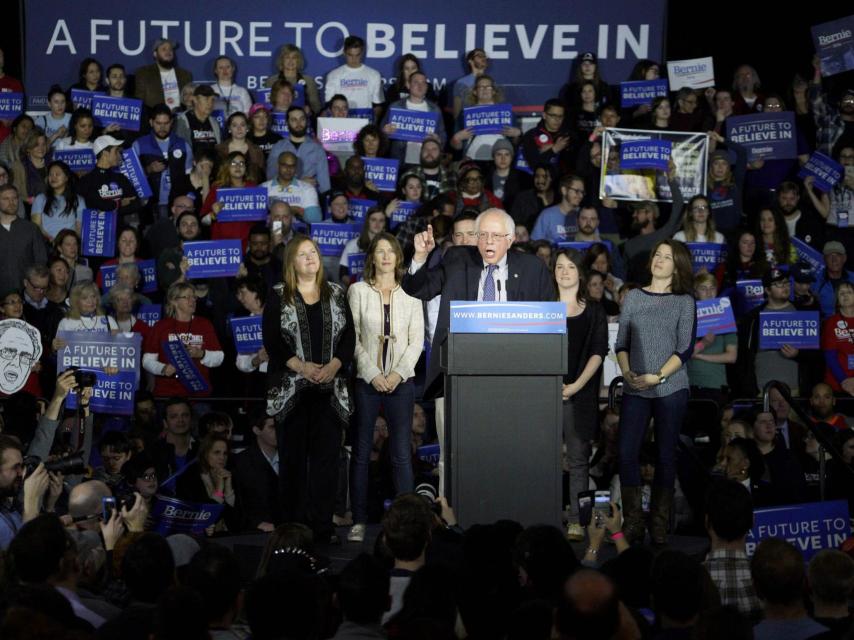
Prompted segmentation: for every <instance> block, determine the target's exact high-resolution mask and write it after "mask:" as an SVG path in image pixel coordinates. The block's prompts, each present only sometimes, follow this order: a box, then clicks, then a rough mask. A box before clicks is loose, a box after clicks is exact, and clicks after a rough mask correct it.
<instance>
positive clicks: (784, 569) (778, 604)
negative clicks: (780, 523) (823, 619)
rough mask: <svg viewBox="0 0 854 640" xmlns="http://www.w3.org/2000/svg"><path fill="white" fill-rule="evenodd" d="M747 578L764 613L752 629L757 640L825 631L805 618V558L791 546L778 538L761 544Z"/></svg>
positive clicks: (797, 639)
mask: <svg viewBox="0 0 854 640" xmlns="http://www.w3.org/2000/svg"><path fill="white" fill-rule="evenodd" d="M750 575H751V577H752V579H753V587H754V589H755V590H756V595H757V596H758V597H759V600H760V601H761V602H762V608H763V610H764V614H765V619H764V620H762V622H760V623H759V624H757V625H756V626H755V627H754V628H753V637H754V638H755V639H756V640H779V639H780V638H787V639H791V640H803V639H806V638H811V637H813V636H817V635H818V634H820V633H824V632H825V631H827V627H825V626H823V625H821V624H819V623H818V622H816V621H815V620H812V619H811V618H810V617H809V616H807V611H806V608H805V607H804V602H805V596H806V586H807V580H806V570H805V568H804V559H803V557H802V556H801V554H800V552H799V551H798V550H797V549H795V547H793V546H792V545H791V544H789V543H788V542H786V541H784V540H780V539H779V538H769V539H767V540H763V541H762V542H760V543H759V545H758V546H757V547H756V551H755V552H754V554H753V558H752V559H751V561H750Z"/></svg>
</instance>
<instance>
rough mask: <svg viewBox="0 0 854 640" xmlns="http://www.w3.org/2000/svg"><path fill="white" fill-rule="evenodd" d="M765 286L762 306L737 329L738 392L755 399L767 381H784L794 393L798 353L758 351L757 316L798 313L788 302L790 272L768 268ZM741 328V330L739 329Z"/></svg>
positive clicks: (789, 349)
mask: <svg viewBox="0 0 854 640" xmlns="http://www.w3.org/2000/svg"><path fill="white" fill-rule="evenodd" d="M762 284H763V286H764V287H765V303H764V304H762V305H759V306H758V307H756V308H755V309H753V310H752V311H751V312H750V313H748V314H747V315H746V316H745V317H744V318H743V319H742V321H741V325H742V326H741V327H740V328H739V332H738V333H739V345H738V353H739V357H738V363H737V365H738V366H737V369H738V373H739V377H740V378H741V379H740V383H741V384H740V385H738V386H739V387H743V388H737V392H738V393H744V394H746V395H748V396H754V395H756V394H757V393H758V392H759V391H761V390H762V389H763V388H764V387H765V384H766V383H767V382H768V381H769V380H779V381H781V382H785V383H786V384H787V385H789V388H790V389H792V394H793V395H796V394H797V388H798V373H799V370H798V360H797V358H798V356H799V355H800V351H799V350H798V349H795V348H794V347H791V346H789V345H783V346H782V347H781V348H779V349H760V348H759V327H760V314H761V313H762V312H763V311H776V312H791V311H797V309H796V308H795V305H793V304H792V303H791V302H790V301H789V294H790V293H791V287H790V285H789V272H788V271H784V270H782V269H779V268H777V267H775V268H773V269H770V270H769V271H768V272H767V273H766V274H765V275H764V276H763V278H762ZM742 329H743V330H742Z"/></svg>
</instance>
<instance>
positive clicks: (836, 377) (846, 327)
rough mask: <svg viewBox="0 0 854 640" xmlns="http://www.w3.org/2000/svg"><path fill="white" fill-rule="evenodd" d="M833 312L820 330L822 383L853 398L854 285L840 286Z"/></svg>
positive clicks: (844, 283)
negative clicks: (825, 366)
mask: <svg viewBox="0 0 854 640" xmlns="http://www.w3.org/2000/svg"><path fill="white" fill-rule="evenodd" d="M836 309H837V311H836V313H835V314H833V315H832V316H830V317H829V318H827V319H826V320H825V321H824V323H823V324H822V329H821V348H822V350H823V351H824V359H825V363H826V364H827V368H826V369H825V372H824V381H825V382H826V383H827V384H829V385H830V387H831V388H832V389H833V390H834V391H836V392H845V393H847V394H848V395H849V396H854V284H852V283H850V282H840V283H839V286H838V287H837V289H836Z"/></svg>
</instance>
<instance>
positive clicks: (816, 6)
mask: <svg viewBox="0 0 854 640" xmlns="http://www.w3.org/2000/svg"><path fill="white" fill-rule="evenodd" d="M7 1H8V0H7ZM120 1H127V0H120ZM271 1H273V0H271ZM502 1H508V0H502ZM634 1H636V2H643V0H634ZM8 4H9V5H10V6H9V7H8V8H6V9H5V10H4V12H3V20H0V48H2V49H3V51H4V52H5V54H6V72H7V73H9V74H10V75H12V76H15V77H17V78H20V77H21V76H22V73H21V67H22V65H21V62H22V60H21V40H22V36H21V34H22V32H23V8H22V7H23V0H11V1H8ZM561 4H562V3H561V2H559V1H556V2H555V5H556V6H560V5H561ZM566 4H568V5H570V6H571V0H570V1H569V2H567V3H566ZM609 4H610V3H609V2H608V0H604V1H603V3H602V5H603V12H608V5H609ZM845 4H846V3H844V2H832V1H830V0H807V1H806V2H800V3H797V2H795V3H791V4H789V3H785V4H784V3H783V2H781V1H779V0H778V1H777V2H765V1H761V2H755V1H752V0H717V1H715V0H711V1H706V2H699V1H697V0H670V2H669V3H668V11H667V18H666V19H667V25H666V31H667V40H666V43H667V45H666V46H667V48H666V51H665V56H666V58H667V59H670V60H681V59H685V58H700V57H703V56H709V55H712V56H714V59H715V73H716V76H717V82H718V85H719V86H728V85H729V84H730V83H731V82H732V72H733V71H734V70H735V67H737V66H738V65H740V64H744V63H748V64H751V65H753V66H754V67H755V68H756V69H757V71H758V72H759V76H760V78H761V80H762V84H763V87H765V88H766V90H773V91H779V92H781V93H785V90H786V88H787V87H788V86H789V84H790V83H791V80H792V77H793V76H794V74H795V72H798V73H800V74H801V75H803V76H804V77H805V78H807V79H809V78H811V77H812V66H811V59H812V56H813V54H814V50H813V43H812V35H811V33H810V26H812V25H814V24H820V23H822V22H828V21H830V20H836V19H838V18H843V17H845V16H846V15H849V14H851V13H852V12H854V8H851V7H852V6H851V5H848V6H849V8H848V9H845V6H844V5H845ZM834 5H835V6H834ZM68 6H69V11H85V10H86V5H85V2H83V3H80V4H74V3H69V5H68ZM202 6H203V5H202ZM519 7H520V11H524V3H522V2H520V3H519ZM105 62H108V61H105ZM662 74H663V75H666V70H665V69H662ZM852 76H854V72H848V73H846V74H841V75H837V76H832V77H831V78H830V79H829V83H830V85H831V86H832V88H834V89H836V90H838V89H839V88H840V87H854V78H852ZM624 79H625V78H606V80H608V81H609V82H612V83H613V82H619V81H621V80H624ZM24 80H25V81H26V78H24Z"/></svg>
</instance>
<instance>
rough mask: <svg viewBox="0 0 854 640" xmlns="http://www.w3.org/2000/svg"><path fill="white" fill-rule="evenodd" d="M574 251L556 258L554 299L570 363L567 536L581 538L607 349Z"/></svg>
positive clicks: (566, 388)
mask: <svg viewBox="0 0 854 640" xmlns="http://www.w3.org/2000/svg"><path fill="white" fill-rule="evenodd" d="M582 262H583V261H582V257H581V254H580V253H579V252H578V251H575V250H573V249H564V250H562V251H559V252H558V253H557V254H556V255H555V258H554V262H553V265H554V267H553V273H554V278H555V284H556V286H557V299H558V300H560V301H561V302H563V303H564V304H565V305H566V332H567V337H568V340H567V344H568V347H569V357H568V361H569V367H568V371H567V374H566V375H564V377H563V382H564V384H563V390H562V394H561V396H562V398H563V437H564V442H565V444H566V453H567V457H568V458H569V494H570V511H569V524H568V526H567V530H566V535H567V537H568V538H569V539H570V540H572V541H580V540H583V539H584V531H583V529H582V528H581V525H580V524H579V521H578V493H579V492H580V491H586V490H587V486H588V483H589V461H590V444H591V441H592V440H594V439H595V438H596V437H597V434H596V429H597V426H598V413H599V404H598V397H599V382H600V379H601V371H602V362H603V361H604V359H605V356H606V355H607V353H608V321H607V319H606V317H605V311H604V310H603V309H602V306H601V305H600V304H598V303H596V302H592V301H589V300H588V299H587V282H586V280H587V276H586V273H585V271H584V267H583V266H582Z"/></svg>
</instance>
